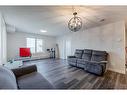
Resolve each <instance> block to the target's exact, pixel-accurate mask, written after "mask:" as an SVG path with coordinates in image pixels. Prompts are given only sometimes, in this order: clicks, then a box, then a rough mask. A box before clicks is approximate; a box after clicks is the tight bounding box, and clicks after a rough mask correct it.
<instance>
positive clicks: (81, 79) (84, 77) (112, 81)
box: [24, 59, 127, 89]
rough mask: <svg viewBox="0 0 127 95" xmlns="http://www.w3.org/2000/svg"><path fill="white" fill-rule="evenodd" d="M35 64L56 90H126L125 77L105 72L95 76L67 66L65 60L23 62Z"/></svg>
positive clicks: (126, 79)
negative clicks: (102, 74)
mask: <svg viewBox="0 0 127 95" xmlns="http://www.w3.org/2000/svg"><path fill="white" fill-rule="evenodd" d="M24 64H25V65H29V64H36V65H37V68H38V71H39V72H40V73H41V74H42V75H43V76H44V77H45V78H46V79H47V80H48V81H49V82H50V83H51V84H52V85H54V86H55V87H56V88H57V89H126V88H127V78H126V75H124V74H120V73H116V72H112V71H109V70H108V71H107V72H106V73H105V74H104V76H96V75H93V74H90V73H87V72H85V71H84V70H83V69H79V68H76V67H72V66H69V65H68V64H67V61H66V60H62V59H57V60H53V59H44V60H36V61H30V62H25V63H24Z"/></svg>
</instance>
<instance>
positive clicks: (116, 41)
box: [57, 21, 126, 74]
mask: <svg viewBox="0 0 127 95" xmlns="http://www.w3.org/2000/svg"><path fill="white" fill-rule="evenodd" d="M67 39H68V40H69V41H70V42H69V43H70V48H68V49H67V48H66V40H67ZM57 43H58V45H59V51H60V58H62V59H66V58H67V55H73V54H74V52H75V49H84V48H85V49H94V50H105V51H107V52H108V53H109V63H108V69H109V70H112V71H116V72H119V73H124V74H125V63H126V62H125V22H124V21H118V22H114V23H110V24H107V25H103V26H100V27H95V28H91V29H87V30H86V29H83V31H78V32H75V33H73V32H69V31H68V34H66V35H63V36H60V37H58V38H57ZM68 51H69V53H68V54H67V52H68Z"/></svg>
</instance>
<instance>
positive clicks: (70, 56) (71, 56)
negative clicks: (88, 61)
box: [67, 56, 76, 58]
mask: <svg viewBox="0 0 127 95" xmlns="http://www.w3.org/2000/svg"><path fill="white" fill-rule="evenodd" d="M67 58H76V57H75V56H68V57H67Z"/></svg>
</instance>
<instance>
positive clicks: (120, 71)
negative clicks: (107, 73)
mask: <svg viewBox="0 0 127 95" xmlns="http://www.w3.org/2000/svg"><path fill="white" fill-rule="evenodd" d="M107 70H111V71H114V72H118V73H121V74H125V73H126V72H125V69H124V70H120V69H113V68H107Z"/></svg>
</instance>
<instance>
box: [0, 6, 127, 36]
mask: <svg viewBox="0 0 127 95" xmlns="http://www.w3.org/2000/svg"><path fill="white" fill-rule="evenodd" d="M0 10H1V11H2V13H3V15H4V18H5V21H6V23H7V24H8V25H11V26H15V27H16V31H17V32H28V33H37V34H42V35H48V36H60V35H63V34H67V33H69V32H70V31H69V29H68V26H67V24H68V21H69V20H70V18H72V17H73V15H72V13H73V12H74V10H76V11H77V12H78V16H80V17H81V18H82V20H83V28H82V29H87V28H91V27H95V26H99V25H103V24H107V23H111V22H114V21H118V20H121V19H125V18H126V16H127V6H73V7H72V6H0ZM102 19H105V20H104V21H101V20H102ZM40 29H43V30H46V31H47V32H46V33H41V32H40Z"/></svg>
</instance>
